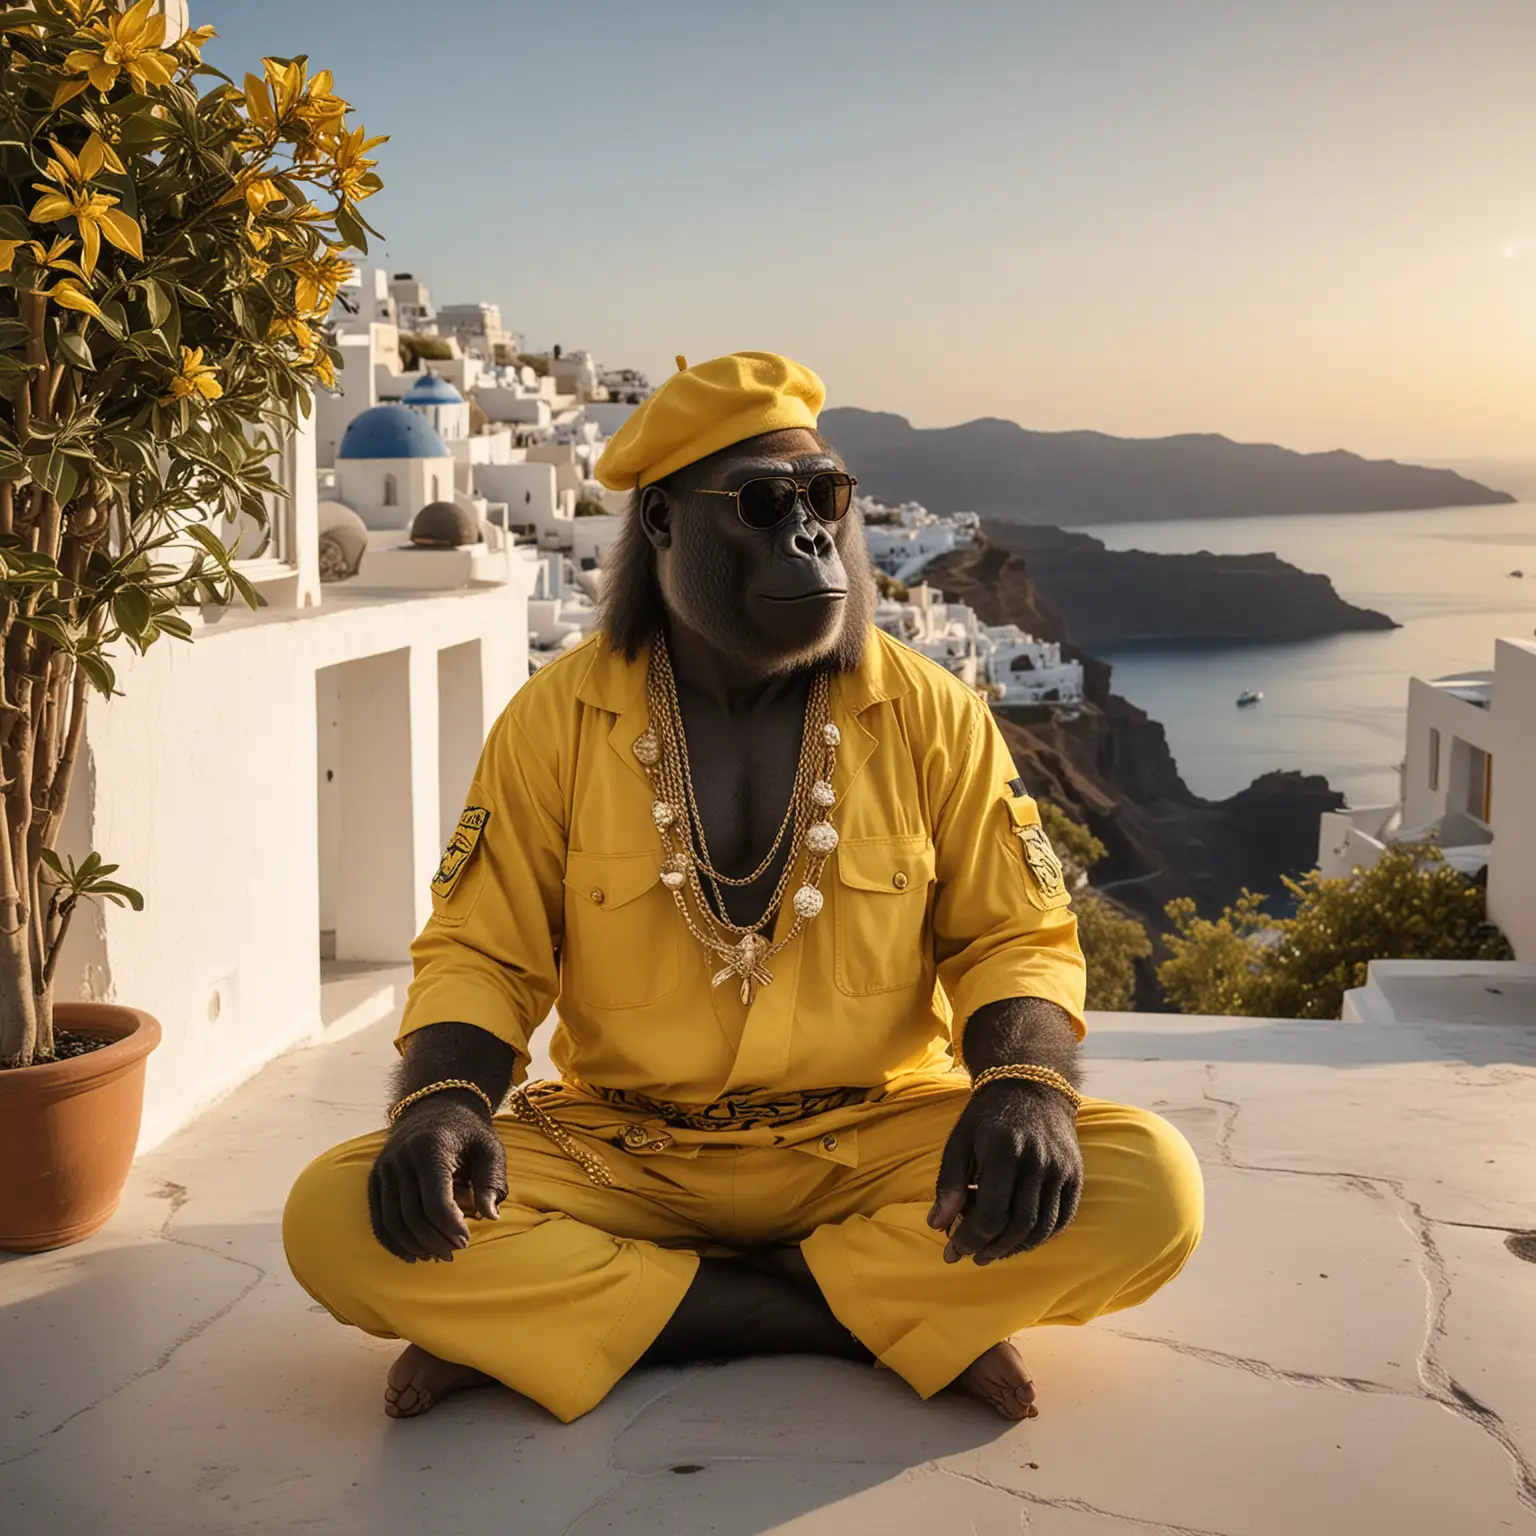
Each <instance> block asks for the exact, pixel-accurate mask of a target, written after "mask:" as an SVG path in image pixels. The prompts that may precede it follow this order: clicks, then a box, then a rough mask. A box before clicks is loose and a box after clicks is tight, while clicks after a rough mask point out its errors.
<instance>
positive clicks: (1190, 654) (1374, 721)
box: [1078, 461, 1536, 806]
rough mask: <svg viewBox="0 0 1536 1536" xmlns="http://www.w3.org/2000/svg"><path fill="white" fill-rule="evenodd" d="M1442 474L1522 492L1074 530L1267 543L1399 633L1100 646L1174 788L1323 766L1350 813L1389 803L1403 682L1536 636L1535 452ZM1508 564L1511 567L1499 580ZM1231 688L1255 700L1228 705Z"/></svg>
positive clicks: (1394, 784) (1109, 537) (1180, 549)
mask: <svg viewBox="0 0 1536 1536" xmlns="http://www.w3.org/2000/svg"><path fill="white" fill-rule="evenodd" d="M1449 467H1453V468H1457V469H1460V470H1462V472H1463V473H1465V474H1469V475H1472V476H1473V477H1474V478H1476V479H1478V480H1480V481H1481V482H1482V483H1483V484H1485V485H1490V486H1494V487H1497V488H1498V489H1500V490H1508V491H1509V492H1510V494H1512V495H1517V496H1522V497H1526V498H1528V499H1525V500H1522V501H1519V502H1516V503H1513V504H1505V505H1500V506H1489V507H1449V508H1442V509H1438V510H1433V511H1421V512H1365V513H1345V514H1332V515H1325V516H1313V515H1304V516H1294V517H1262V518H1191V519H1187V520H1183V519H1177V520H1171V521H1167V522H1156V523H1111V524H1103V525H1097V526H1094V525H1088V526H1080V527H1079V529H1078V531H1080V532H1082V533H1089V534H1092V535H1093V536H1094V537H1095V538H1097V539H1101V540H1103V542H1104V543H1105V544H1106V545H1108V546H1109V548H1111V549H1145V550H1152V551H1155V552H1158V553H1162V554H1188V553H1192V552H1195V551H1199V550H1209V551H1210V552H1212V553H1214V554H1251V553H1254V552H1257V551H1263V550H1268V551H1272V552H1273V553H1275V554H1277V555H1279V556H1280V558H1281V559H1282V560H1288V561H1290V562H1291V563H1292V564H1293V565H1296V566H1299V567H1301V569H1302V570H1306V571H1320V572H1321V573H1323V574H1324V575H1326V576H1328V577H1329V578H1331V580H1332V581H1333V585H1334V587H1335V588H1336V589H1337V591H1338V593H1339V595H1340V596H1341V597H1343V598H1345V599H1346V600H1347V601H1349V602H1351V603H1356V604H1359V605H1360V606H1362V607H1366V608H1375V609H1378V610H1379V611H1381V612H1383V613H1386V614H1388V615H1389V616H1390V617H1392V618H1393V619H1395V620H1397V622H1398V623H1399V624H1400V625H1401V626H1402V627H1401V628H1400V629H1395V630H1375V631H1368V632H1365V633H1359V634H1345V635H1333V636H1330V637H1328V638H1326V639H1322V640H1310V641H1303V642H1300V643H1296V644H1290V645H1253V646H1219V647H1189V646H1168V645H1138V646H1134V647H1116V648H1112V649H1108V650H1104V651H1102V652H1100V653H1099V654H1100V655H1102V657H1103V659H1104V660H1105V661H1107V662H1109V663H1110V664H1111V666H1112V667H1113V668H1114V675H1113V680H1112V682H1111V687H1112V688H1113V690H1114V691H1115V692H1116V693H1118V694H1121V695H1123V696H1124V697H1125V698H1127V699H1129V700H1130V701H1131V702H1132V703H1133V704H1136V705H1139V706H1140V707H1141V708H1142V709H1144V710H1146V712H1147V713H1148V714H1149V715H1151V716H1152V718H1153V719H1154V720H1158V721H1161V722H1162V724H1163V725H1164V727H1165V728H1166V729H1167V732H1168V741H1169V745H1170V747H1171V748H1172V751H1173V755H1174V757H1175V758H1176V759H1177V761H1178V765H1179V771H1180V773H1181V774H1182V775H1183V777H1184V780H1185V782H1186V783H1187V784H1188V785H1189V786H1190V788H1191V789H1193V790H1194V791H1195V793H1196V794H1198V795H1203V796H1206V797H1207V798H1210V799H1224V798H1225V797H1226V796H1228V795H1231V794H1235V793H1236V792H1237V791H1238V790H1240V789H1242V788H1243V787H1244V786H1245V785H1247V784H1249V783H1251V782H1252V781H1253V780H1254V779H1255V778H1257V777H1258V776H1259V775H1260V774H1262V773H1267V772H1269V771H1270V770H1271V769H1277V768H1290V769H1299V770H1301V771H1302V772H1305V773H1318V774H1322V775H1324V776H1325V777H1326V778H1327V779H1328V781H1329V783H1330V784H1331V785H1332V786H1333V787H1334V788H1335V789H1337V790H1340V791H1342V793H1343V794H1344V796H1345V797H1346V799H1347V801H1348V803H1349V804H1350V805H1352V806H1366V805H1386V804H1391V803H1393V802H1395V801H1396V800H1397V798H1398V772H1397V770H1398V765H1399V763H1401V761H1402V757H1403V725H1404V718H1405V715H1406V710H1407V702H1408V680H1409V678H1411V677H1416V676H1417V677H1425V678H1435V677H1445V676H1448V675H1450V674H1452V673H1456V672H1462V671H1466V670H1469V669H1474V668H1487V667H1491V666H1492V665H1493V648H1494V641H1495V640H1496V639H1499V638H1500V637H1509V636H1518V637H1521V638H1525V639H1530V638H1532V637H1533V636H1536V461H1531V462H1529V463H1526V462H1525V461H1502V463H1501V465H1498V466H1493V465H1487V464H1484V465H1482V466H1477V465H1472V464H1465V463H1457V464H1454V465H1451V466H1449ZM1515 571H1522V572H1523V573H1524V574H1523V576H1515V575H1513V574H1512V573H1513V572H1515ZM1245 689H1252V690H1255V691H1258V692H1260V693H1262V694H1263V699H1262V700H1261V701H1260V702H1259V703H1258V704H1255V705H1251V706H1247V707H1244V708H1239V707H1238V706H1237V702H1236V701H1237V697H1238V695H1239V694H1240V693H1242V692H1243V691H1244V690H1245Z"/></svg>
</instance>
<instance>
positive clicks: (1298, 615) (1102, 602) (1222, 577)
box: [925, 518, 1396, 649]
mask: <svg viewBox="0 0 1536 1536" xmlns="http://www.w3.org/2000/svg"><path fill="white" fill-rule="evenodd" d="M983 527H984V529H985V532H986V540H987V543H986V545H985V546H984V547H980V548H978V549H976V550H966V551H960V552H957V553H956V554H954V555H949V556H946V557H945V558H944V559H943V560H940V561H936V562H935V563H934V564H933V565H932V566H930V567H929V568H928V571H927V572H926V573H925V579H926V580H928V581H929V582H931V583H932V584H933V585H934V586H936V587H939V588H941V589H942V590H943V591H945V592H947V593H950V594H951V595H952V596H954V597H956V598H959V599H961V600H962V601H969V597H968V596H967V594H968V593H969V592H971V591H973V590H975V589H977V588H979V587H985V585H986V583H987V581H988V580H989V579H1001V580H1002V581H1004V582H1005V584H1007V585H1009V586H1010V588H1011V590H1010V591H1008V592H1003V593H1000V594H999V596H1000V601H1001V603H1002V604H1003V607H1004V608H1005V609H1006V610H1007V611H1009V612H1010V614H1011V613H1012V611H1013V609H1014V606H1015V605H1017V604H1020V603H1023V604H1025V605H1026V606H1028V605H1029V604H1030V603H1031V601H1032V600H1031V599H1027V598H1025V597H1024V595H1023V593H1022V591H1021V590H1019V589H1020V588H1021V587H1022V586H1025V585H1028V586H1030V587H1032V588H1033V589H1034V590H1035V591H1037V592H1038V594H1039V597H1040V598H1041V599H1043V601H1044V602H1045V603H1047V604H1049V606H1050V608H1051V609H1052V610H1053V611H1054V612H1055V613H1056V614H1057V615H1058V616H1059V617H1060V620H1061V622H1062V623H1063V625H1064V626H1065V633H1066V634H1069V635H1070V636H1071V637H1072V639H1073V641H1074V642H1075V643H1076V644H1078V645H1080V646H1085V647H1087V648H1089V649H1107V648H1110V647H1113V646H1119V645H1128V644H1136V643H1139V642H1164V643H1188V644H1207V645H1242V644H1258V643H1265V642H1268V643H1274V642H1283V641H1292V640H1312V639H1316V638H1317V637H1319V636H1321V635H1335V634H1340V633H1343V632H1345V631H1348V630H1360V629H1394V628H1396V625H1395V623H1394V621H1393V620H1392V619H1390V618H1389V617H1388V616H1387V615H1386V614H1384V613H1377V612H1376V611H1375V610H1374V609H1370V608H1357V607H1355V606H1354V605H1353V604H1352V603H1347V602H1345V601H1344V599H1343V598H1341V597H1340V596H1339V594H1338V593H1337V592H1336V591H1335V590H1334V587H1333V583H1332V582H1331V581H1329V579H1328V578H1327V577H1326V576H1320V575H1314V574H1312V573H1311V572H1309V571H1303V570H1299V569H1298V568H1297V567H1296V566H1294V565H1289V564H1287V563H1286V562H1285V561H1284V560H1281V559H1280V558H1279V557H1278V556H1276V555H1272V554H1255V555H1213V554H1208V553H1201V554H1194V555H1160V554H1151V553H1148V552H1147V551H1145V550H1139V549H1129V550H1112V549H1106V548H1105V546H1104V545H1103V544H1102V543H1101V542H1100V541H1099V540H1098V539H1095V538H1091V537H1090V536H1089V535H1088V534H1085V533H1069V532H1064V531H1063V530H1061V529H1059V528H1046V527H1031V526H1027V525H1022V524H1018V523H1008V522H1004V521H1002V520H1000V519H992V518H989V519H987V520H986V521H985V522H984V524H983ZM999 549H1000V550H1002V551H1005V552H1009V553H1012V554H1015V555H1018V556H1022V557H1023V560H1024V561H1027V575H1024V576H1022V577H1021V579H1019V580H1013V579H1011V578H1010V577H1009V576H1008V575H1007V572H1006V568H1005V567H1004V566H1000V565H999V564H998V561H997V556H996V554H995V553H993V551H995V550H999ZM1021 570H1022V566H1021ZM987 622H989V623H1000V622H1003V621H1002V620H1000V619H988V621H987ZM1014 622H1015V623H1017V624H1019V625H1021V626H1023V627H1025V628H1027V627H1029V626H1028V624H1027V623H1026V621H1025V619H1023V618H1015V619H1014ZM1046 638H1049V639H1059V638H1061V636H1058V635H1051V636H1047V637H1046Z"/></svg>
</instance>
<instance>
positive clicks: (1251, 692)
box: [1237, 688, 1264, 709]
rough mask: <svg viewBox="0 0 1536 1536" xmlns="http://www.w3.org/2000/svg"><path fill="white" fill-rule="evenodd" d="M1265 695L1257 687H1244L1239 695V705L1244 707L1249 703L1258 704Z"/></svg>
mask: <svg viewBox="0 0 1536 1536" xmlns="http://www.w3.org/2000/svg"><path fill="white" fill-rule="evenodd" d="M1263 697H1264V695H1263V694H1262V693H1260V692H1259V691H1258V690H1257V689H1255V688H1244V689H1243V691H1242V692H1241V693H1240V694H1238V696H1237V707H1238V708H1239V709H1242V708H1243V707H1244V706H1245V705H1248V704H1257V703H1258V702H1259V700H1260V699H1262V698H1263Z"/></svg>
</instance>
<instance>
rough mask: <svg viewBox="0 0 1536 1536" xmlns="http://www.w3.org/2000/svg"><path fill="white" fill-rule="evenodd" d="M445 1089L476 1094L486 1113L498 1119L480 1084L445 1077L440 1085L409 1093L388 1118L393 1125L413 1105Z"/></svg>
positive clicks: (392, 1109)
mask: <svg viewBox="0 0 1536 1536" xmlns="http://www.w3.org/2000/svg"><path fill="white" fill-rule="evenodd" d="M445 1088H462V1089H463V1090H464V1091H465V1092H466V1093H472V1094H474V1095H475V1096H476V1097H477V1098H478V1099H479V1100H480V1101H481V1103H483V1104H484V1105H485V1112H486V1113H487V1114H488V1115H490V1117H491V1118H492V1119H493V1120H494V1119H495V1118H496V1106H495V1105H494V1104H492V1103H491V1096H490V1094H488V1093H487V1092H486V1091H485V1089H484V1088H482V1087H481V1086H480V1085H479V1084H478V1083H471V1082H466V1081H465V1079H464V1078H462V1077H445V1078H444V1079H443V1080H442V1082H440V1083H428V1084H427V1086H426V1087H425V1088H418V1089H417V1090H416V1091H415V1093H408V1094H406V1096H405V1097H404V1098H403V1099H401V1100H400V1101H399V1102H398V1103H397V1104H394V1105H391V1107H390V1109H389V1112H388V1114H387V1115H386V1118H387V1119H388V1121H389V1123H390V1124H391V1125H393V1124H394V1123H395V1121H396V1120H398V1119H399V1118H400V1116H401V1115H403V1114H404V1113H405V1111H406V1110H408V1109H409V1108H410V1107H411V1105H412V1104H415V1103H417V1102H418V1101H419V1100H421V1099H424V1098H426V1096H427V1095H428V1094H429V1093H441V1092H442V1091H443V1090H444V1089H445Z"/></svg>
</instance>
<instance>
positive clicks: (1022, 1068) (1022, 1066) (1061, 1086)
mask: <svg viewBox="0 0 1536 1536" xmlns="http://www.w3.org/2000/svg"><path fill="white" fill-rule="evenodd" d="M1005 1077H1011V1078H1017V1079H1018V1080H1019V1081H1020V1082H1026V1083H1040V1084H1041V1085H1043V1086H1044V1087H1046V1088H1054V1089H1055V1090H1056V1092H1057V1093H1059V1094H1061V1096H1062V1097H1063V1098H1065V1099H1066V1100H1068V1101H1069V1102H1070V1103H1071V1105H1072V1112H1073V1114H1076V1113H1077V1111H1078V1110H1079V1109H1081V1108H1082V1107H1083V1096H1082V1094H1080V1093H1079V1092H1078V1091H1077V1089H1076V1088H1074V1087H1073V1086H1072V1084H1071V1083H1069V1082H1068V1081H1067V1080H1066V1078H1064V1077H1063V1076H1062V1075H1061V1073H1060V1072H1056V1071H1053V1070H1052V1069H1051V1068H1050V1067H1036V1066H1032V1065H1030V1064H1029V1063H1027V1062H1010V1063H1009V1064H1008V1065H1006V1066H1002V1067H988V1068H987V1069H986V1071H985V1072H978V1073H977V1074H976V1076H975V1077H974V1078H973V1079H972V1080H971V1092H972V1093H975V1092H976V1090H977V1089H978V1088H985V1087H986V1086H987V1084H988V1083H995V1082H999V1081H1001V1080H1002V1079H1003V1078H1005Z"/></svg>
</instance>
